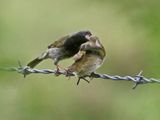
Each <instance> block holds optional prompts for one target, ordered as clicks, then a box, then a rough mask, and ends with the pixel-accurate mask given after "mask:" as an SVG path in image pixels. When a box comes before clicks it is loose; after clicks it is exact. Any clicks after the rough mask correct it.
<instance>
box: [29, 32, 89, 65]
mask: <svg viewBox="0 0 160 120" xmlns="http://www.w3.org/2000/svg"><path fill="white" fill-rule="evenodd" d="M91 35H92V34H91V32H90V31H79V32H76V33H73V34H71V35H66V36H64V37H62V38H60V39H59V40H57V41H55V42H53V43H52V44H50V45H49V46H48V49H47V50H46V51H45V52H44V53H42V54H41V55H40V56H39V57H37V58H35V59H34V60H32V61H31V62H29V63H28V64H27V66H29V67H31V68H34V67H35V66H36V65H38V64H39V63H40V62H42V61H43V60H45V59H48V58H50V59H53V60H54V64H55V65H56V66H57V65H58V62H59V61H60V60H63V59H66V58H70V57H72V56H74V55H75V54H76V53H77V52H78V51H79V48H80V46H81V44H83V43H85V42H87V41H88V36H91Z"/></svg>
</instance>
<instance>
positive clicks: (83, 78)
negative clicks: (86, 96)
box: [77, 77, 90, 85]
mask: <svg viewBox="0 0 160 120" xmlns="http://www.w3.org/2000/svg"><path fill="white" fill-rule="evenodd" d="M81 79H82V80H84V81H86V82H88V83H89V82H90V81H89V80H87V79H86V78H85V77H79V78H78V81H77V85H79V83H80V80H81Z"/></svg>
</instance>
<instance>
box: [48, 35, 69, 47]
mask: <svg viewBox="0 0 160 120" xmlns="http://www.w3.org/2000/svg"><path fill="white" fill-rule="evenodd" d="M69 37H70V35H66V36H64V37H61V38H60V39H58V40H56V41H55V42H54V43H52V44H50V45H49V46H48V48H54V47H57V48H59V47H62V46H63V45H64V43H65V40H66V39H68V38H69Z"/></svg>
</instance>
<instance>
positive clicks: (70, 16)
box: [0, 0, 160, 120]
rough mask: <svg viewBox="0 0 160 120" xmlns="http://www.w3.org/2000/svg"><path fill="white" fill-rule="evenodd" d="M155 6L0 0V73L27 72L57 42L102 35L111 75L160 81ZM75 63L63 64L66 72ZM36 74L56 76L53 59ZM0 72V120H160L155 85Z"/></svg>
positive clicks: (129, 0) (120, 0)
mask: <svg viewBox="0 0 160 120" xmlns="http://www.w3.org/2000/svg"><path fill="white" fill-rule="evenodd" d="M159 6H160V2H159V0H42V1H39V0H0V51H1V56H0V66H1V67H12V66H17V61H18V60H20V61H21V62H22V63H23V65H26V64H27V63H28V62H29V61H30V60H32V59H33V58H34V57H36V56H37V55H39V54H40V53H41V52H42V51H44V50H45V49H46V47H47V46H48V44H50V43H52V42H53V41H54V40H56V39H58V38H59V37H61V36H63V35H65V34H68V33H71V32H75V31H79V30H84V29H89V30H91V31H92V32H93V33H94V34H95V35H97V36H99V37H100V39H101V41H102V43H103V44H104V46H105V48H106V50H107V59H106V61H105V63H104V65H103V66H102V67H101V68H100V69H99V70H98V72H100V73H108V74H111V75H121V76H124V75H135V74H137V73H138V72H139V71H140V70H143V71H144V74H143V75H145V76H146V77H154V78H160V75H159V73H160V63H159V60H160V47H159V46H160V40H159V39H160V14H159V11H160V7H159ZM71 62H72V61H70V60H66V61H63V62H62V63H61V64H62V65H64V67H65V66H68V65H69V64H71ZM37 68H50V69H53V68H54V66H53V63H52V61H51V60H47V61H45V62H43V63H42V64H40V65H39V66H38V67H37ZM132 85H133V83H131V82H122V81H119V82H114V81H112V80H103V79H94V80H93V81H92V82H91V83H90V84H87V83H86V82H83V81H82V82H81V83H80V85H79V86H76V78H74V77H73V78H71V80H67V78H66V77H64V76H59V77H56V76H54V75H42V74H38V75H35V74H32V75H29V76H28V77H27V78H25V79H24V78H23V76H21V75H20V74H17V73H14V72H13V73H12V72H0V120H107V119H108V120H151V119H153V120H160V85H158V84H147V85H143V86H139V87H138V88H137V89H136V90H132V89H131V88H132Z"/></svg>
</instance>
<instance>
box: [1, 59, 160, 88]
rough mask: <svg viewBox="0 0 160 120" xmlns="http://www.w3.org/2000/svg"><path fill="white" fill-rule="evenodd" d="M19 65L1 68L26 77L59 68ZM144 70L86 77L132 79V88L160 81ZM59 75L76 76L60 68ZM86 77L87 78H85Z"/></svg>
mask: <svg viewBox="0 0 160 120" xmlns="http://www.w3.org/2000/svg"><path fill="white" fill-rule="evenodd" d="M18 64H19V67H12V68H5V69H1V70H6V71H16V72H18V73H20V74H23V75H24V77H26V76H27V75H29V74H31V73H41V74H56V72H57V70H50V69H33V68H30V67H28V66H25V67H22V65H21V63H20V62H18ZM142 72H143V71H140V72H139V73H138V74H137V75H135V76H133V77H132V76H124V77H121V76H118V75H113V76H112V75H107V74H98V73H92V74H91V75H90V76H86V77H90V78H92V79H93V78H102V79H110V80H114V81H119V80H123V81H132V82H134V83H135V85H134V86H133V87H132V89H135V88H136V87H137V86H138V85H140V84H147V83H160V80H159V79H155V78H146V77H144V76H142ZM59 75H65V76H66V77H71V76H75V75H74V74H73V73H71V72H66V70H59ZM84 79H85V78H84ZM77 84H79V81H78V82H77Z"/></svg>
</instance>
